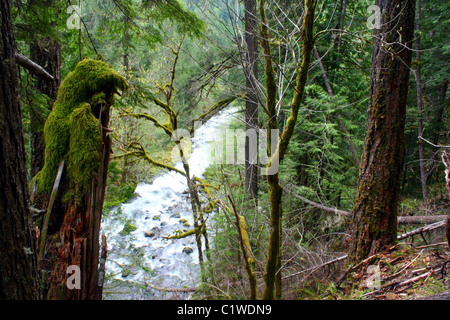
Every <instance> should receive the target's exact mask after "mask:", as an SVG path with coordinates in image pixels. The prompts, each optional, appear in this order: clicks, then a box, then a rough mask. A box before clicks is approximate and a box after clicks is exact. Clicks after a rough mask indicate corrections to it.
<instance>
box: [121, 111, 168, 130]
mask: <svg viewBox="0 0 450 320" xmlns="http://www.w3.org/2000/svg"><path fill="white" fill-rule="evenodd" d="M120 116H121V117H123V116H129V117H133V118H136V119H145V120H149V121H151V122H153V124H154V125H155V127H157V128H161V129H163V130H164V131H165V132H166V133H167V134H168V135H169V136H172V133H173V129H172V125H171V123H170V121H167V122H166V123H164V124H161V122H159V121H158V119H156V118H155V117H154V116H152V115H151V114H148V113H147V112H138V113H136V112H132V111H131V110H126V109H122V110H120Z"/></svg>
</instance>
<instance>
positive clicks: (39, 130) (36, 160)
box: [30, 37, 61, 177]
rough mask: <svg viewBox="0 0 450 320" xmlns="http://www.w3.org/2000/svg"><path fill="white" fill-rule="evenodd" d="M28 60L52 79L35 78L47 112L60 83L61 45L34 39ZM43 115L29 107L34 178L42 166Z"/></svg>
mask: <svg viewBox="0 0 450 320" xmlns="http://www.w3.org/2000/svg"><path fill="white" fill-rule="evenodd" d="M30 59H31V60H33V61H34V62H36V63H37V64H38V65H40V66H43V67H45V69H46V71H47V72H49V73H50V74H51V75H52V76H53V78H54V80H49V79H44V78H42V77H39V76H35V78H36V83H35V85H34V88H35V90H36V91H37V92H38V93H40V94H45V95H46V96H47V97H48V102H47V104H48V106H47V110H48V112H49V111H50V110H51V109H52V105H53V103H54V102H55V100H56V95H57V93H58V88H59V85H60V83H61V44H60V43H59V42H58V41H56V40H53V39H52V38H51V37H45V38H39V39H38V38H37V37H35V38H34V40H33V42H32V43H31V45H30ZM45 114H48V113H47V112H43V110H42V107H37V106H35V105H31V106H30V128H31V137H30V140H31V142H30V147H31V170H30V171H31V172H30V176H31V177H34V176H35V175H36V174H37V173H38V172H39V171H40V170H41V169H42V167H43V166H44V161H45V141H44V132H43V131H44V124H45V120H46V118H45V117H44V115H45Z"/></svg>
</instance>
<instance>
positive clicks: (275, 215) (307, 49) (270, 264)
mask: <svg viewBox="0 0 450 320" xmlns="http://www.w3.org/2000/svg"><path fill="white" fill-rule="evenodd" d="M316 4H317V1H316V0H305V14H304V18H303V28H302V34H301V37H302V44H303V47H302V61H301V64H300V68H298V67H296V70H297V78H296V87H295V90H294V96H293V99H292V102H291V114H290V116H289V118H288V119H287V122H286V126H285V129H284V131H283V133H282V135H281V137H280V140H279V141H278V144H277V148H276V152H275V153H274V154H273V155H272V159H275V157H278V159H279V161H282V160H283V158H284V156H285V153H286V150H287V148H288V145H289V141H290V139H291V137H292V134H293V132H294V128H295V124H296V123H297V117H298V111H299V108H300V104H301V102H302V100H303V96H304V89H305V86H306V80H307V78H308V69H309V64H310V60H311V52H312V49H313V47H314V37H313V25H314V12H315V8H316ZM259 12H260V16H261V46H262V48H263V50H264V59H265V79H266V100H267V101H266V108H267V112H268V116H269V120H268V127H269V134H268V146H269V150H272V146H271V141H270V140H271V139H270V138H271V131H272V130H276V129H278V119H277V113H276V101H277V86H276V80H275V72H274V69H273V59H272V54H271V51H270V41H269V39H270V35H269V28H268V25H267V21H266V18H265V9H264V0H259ZM272 159H271V160H270V161H269V165H268V167H267V168H268V169H269V168H270V167H271V166H272ZM267 181H268V183H269V187H270V194H269V200H270V205H271V209H270V226H271V232H270V237H269V248H268V256H267V262H266V274H265V278H264V282H265V288H264V291H263V299H266V300H272V299H274V298H275V293H276V294H277V296H278V297H280V295H281V272H280V271H281V270H280V269H281V228H282V225H281V217H282V204H281V199H282V194H283V188H282V187H281V185H280V182H279V175H278V172H276V173H275V174H272V175H268V176H267Z"/></svg>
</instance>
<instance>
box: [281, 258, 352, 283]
mask: <svg viewBox="0 0 450 320" xmlns="http://www.w3.org/2000/svg"><path fill="white" fill-rule="evenodd" d="M347 257H348V255H343V256H342V257H338V258H336V259H333V260H330V261H327V262H324V263H322V264H320V265H318V266H314V267H312V268H308V269H305V270H302V271H299V272H296V273H293V274H290V275H287V276H284V277H283V278H281V279H282V280H284V279H288V278H292V277H295V276H298V275H299V274H302V273H305V272H308V271H311V273H310V274H308V276H310V275H311V274H312V273H314V272H316V271H317V270H318V269H320V268H322V267H325V266H327V265H330V264H332V263H335V262H339V261H342V260H345V259H347Z"/></svg>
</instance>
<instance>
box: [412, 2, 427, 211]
mask: <svg viewBox="0 0 450 320" xmlns="http://www.w3.org/2000/svg"><path fill="white" fill-rule="evenodd" d="M420 7H421V0H416V31H417V33H416V61H417V69H416V72H415V78H416V89H417V112H418V114H419V118H418V119H417V122H418V123H417V130H418V134H419V137H422V135H423V121H422V110H423V106H422V76H421V65H420V37H421V34H420V32H421V31H420V19H421V14H420V11H421V10H420ZM419 167H420V182H421V184H422V196H423V201H424V202H425V204H426V203H427V201H428V191H427V174H426V172H425V156H424V152H423V141H422V140H421V139H419Z"/></svg>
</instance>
